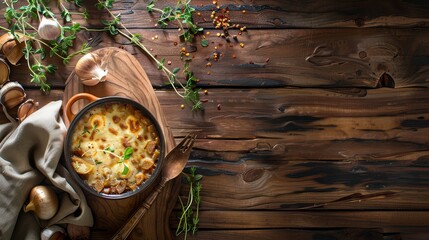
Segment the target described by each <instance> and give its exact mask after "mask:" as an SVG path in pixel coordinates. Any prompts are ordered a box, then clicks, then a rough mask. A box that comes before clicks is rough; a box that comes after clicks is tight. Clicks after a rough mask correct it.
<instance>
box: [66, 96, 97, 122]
mask: <svg viewBox="0 0 429 240" xmlns="http://www.w3.org/2000/svg"><path fill="white" fill-rule="evenodd" d="M81 99H86V100H88V101H89V102H94V101H96V100H98V99H99V98H98V97H96V96H94V95H92V94H89V93H78V94H76V95H74V96H73V97H71V98H70V99H69V100H68V102H67V104H66V116H67V118H68V119H69V121H71V120H73V118H74V116H75V114H74V113H73V111H72V106H73V104H74V103H75V102H76V101H79V100H81Z"/></svg>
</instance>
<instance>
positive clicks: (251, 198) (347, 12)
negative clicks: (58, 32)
mask: <svg viewBox="0 0 429 240" xmlns="http://www.w3.org/2000/svg"><path fill="white" fill-rule="evenodd" d="M89 2H92V1H89ZM147 2H148V1H138V0H133V1H117V3H115V4H114V8H113V12H114V13H120V14H121V16H122V20H123V23H124V24H125V25H126V26H127V27H128V28H130V29H132V31H133V32H135V33H140V34H141V35H142V36H143V40H142V41H143V42H144V44H146V46H147V47H148V48H150V49H153V50H152V51H153V53H154V54H156V55H157V56H158V58H162V57H164V58H166V61H167V60H169V61H171V62H172V64H171V68H173V67H176V66H180V64H181V61H180V59H179V51H180V48H181V47H182V46H183V44H182V43H180V41H179V39H178V37H177V27H175V26H174V25H171V26H168V27H167V29H164V30H163V29H160V28H158V27H155V23H156V19H157V18H158V17H159V15H157V14H156V13H154V14H148V13H147V10H146V5H147ZM175 3H176V2H175V1H173V0H170V1H158V2H157V5H159V6H161V7H163V6H167V5H175ZM192 4H193V5H194V7H195V8H196V12H199V13H200V15H195V16H194V19H195V21H196V23H197V24H198V25H200V26H202V27H204V28H205V32H207V31H210V32H211V34H210V35H206V37H207V40H208V41H209V46H208V47H202V46H201V45H200V44H199V43H196V44H188V46H187V48H188V49H190V50H191V54H192V55H193V56H195V58H194V59H193V60H192V63H191V66H192V69H193V71H194V73H195V75H196V76H197V77H198V78H199V79H200V82H199V83H198V84H199V86H200V87H201V88H202V89H203V90H204V89H207V90H208V94H207V95H204V94H202V96H201V97H202V98H203V99H207V102H206V103H204V107H205V111H204V112H191V111H190V109H189V108H187V107H186V108H185V109H183V110H182V109H181V108H180V104H181V103H182V102H181V99H180V98H179V97H178V96H177V95H176V94H175V92H174V91H173V90H172V89H171V88H169V87H168V84H166V82H167V79H166V77H165V76H164V75H162V73H161V72H159V71H158V70H157V69H156V66H155V65H154V64H153V62H151V61H150V60H149V58H148V57H147V56H146V55H145V54H143V53H142V52H141V51H140V50H139V49H138V48H136V47H134V46H133V45H131V44H130V43H129V41H127V40H126V39H125V38H122V37H120V36H115V37H111V36H110V35H108V34H106V33H102V32H90V33H87V32H86V33H82V34H80V35H79V37H78V39H77V45H79V44H81V43H83V42H87V41H89V40H91V39H99V41H98V42H96V45H95V46H94V49H99V48H103V47H111V46H114V47H120V48H122V49H124V50H126V51H128V52H129V53H131V54H133V55H134V56H135V57H136V58H137V60H138V61H139V62H140V63H141V65H142V66H143V67H144V69H145V70H146V72H147V74H148V76H149V79H150V81H151V83H152V85H153V87H154V88H155V89H156V95H157V97H158V99H159V101H160V103H161V107H162V109H163V111H164V114H165V116H166V119H167V123H168V125H169V127H170V129H171V130H172V133H173V135H174V137H175V138H176V141H177V142H178V141H180V140H181V138H182V137H183V136H185V135H186V134H187V133H188V132H190V131H195V130H197V131H200V133H199V135H198V140H197V142H196V144H195V147H194V150H193V152H192V155H191V158H190V160H189V164H188V166H197V171H198V172H199V173H201V174H202V175H203V180H202V185H203V189H202V192H201V197H202V203H201V209H200V225H199V228H200V229H199V231H198V232H197V233H196V234H195V235H194V236H191V237H190V239H428V237H429V228H428V227H429V222H428V219H429V211H428V210H429V207H428V203H429V195H428V194H429V191H428V192H426V191H427V190H429V137H428V136H429V90H428V88H427V87H428V86H429V81H428V79H429V72H428V69H429V57H428V56H429V30H428V28H427V27H428V26H429V18H428V16H429V2H425V1H400V0H390V1H361V0H354V1H335V0H326V1H285V0H267V1H262V0H244V1H236V0H229V1H226V0H225V1H221V0H219V5H220V6H221V8H226V7H228V8H229V10H230V16H231V21H232V22H234V23H238V24H240V25H244V26H246V27H247V30H248V31H246V32H244V33H243V34H242V35H241V36H240V38H239V39H240V41H241V42H243V43H244V44H245V45H244V47H243V48H241V47H240V46H239V45H238V43H235V42H232V44H231V46H230V44H229V43H226V41H225V40H224V39H222V38H219V37H217V36H216V33H220V32H221V31H219V30H217V29H214V27H213V25H212V22H211V19H210V14H211V12H212V9H213V7H214V5H213V4H212V2H211V1H202V0H193V1H192ZM4 10H5V6H4V5H1V7H0V12H1V13H2V14H1V15H2V18H1V19H0V24H1V25H5V24H6V23H5V19H4V17H3V12H4ZM244 10H245V13H243V11H244ZM89 13H90V16H92V17H91V18H90V20H89V22H88V23H85V22H84V21H81V23H82V24H86V25H89V26H91V27H97V26H98V27H100V23H99V20H98V18H97V16H99V15H100V13H98V12H97V10H96V9H95V8H90V9H89ZM97 14H98V15H97ZM0 33H3V32H0ZM154 36H158V37H157V38H154ZM175 42H178V43H179V44H178V45H177V46H176V44H174V43H175ZM215 46H217V47H218V51H219V52H220V53H221V54H222V55H221V56H220V59H219V61H217V62H213V61H212V66H211V67H206V64H207V63H208V61H207V60H206V58H207V57H209V56H210V55H211V54H212V53H213V51H215V50H214V47H215ZM76 61H77V59H74V60H73V61H72V62H71V63H70V64H68V65H67V66H60V69H59V71H58V72H57V73H56V74H55V75H54V76H51V77H50V78H49V82H50V83H51V84H52V85H53V90H52V91H51V93H50V94H49V95H44V94H42V93H41V92H40V91H39V90H37V89H38V88H37V87H35V86H34V85H33V84H32V83H30V82H29V75H28V70H27V69H26V67H25V65H21V66H17V67H13V68H12V74H11V80H14V81H18V82H20V83H21V84H22V85H23V86H24V87H25V89H26V91H27V94H28V96H29V97H30V98H34V99H36V100H38V101H39V102H40V103H41V106H43V105H44V104H46V103H48V102H49V101H52V100H57V99H62V96H63V92H64V88H65V81H66V79H67V78H68V77H69V75H70V73H71V72H72V71H73V69H74V65H75V63H76ZM181 191H182V192H185V193H186V191H187V189H186V185H182V189H181ZM178 212H179V208H178V205H176V208H175V209H174V210H173V212H172V214H171V217H170V228H171V229H172V231H174V230H175V226H176V225H177V214H178ZM144 226H145V227H148V228H150V227H151V225H150V224H147V223H146V224H145V225H144ZM103 234H105V235H103ZM103 234H101V235H102V236H101V235H100V236H99V238H100V239H101V238H102V237H103V236H107V234H108V233H103ZM143 235H144V233H143ZM94 236H95V237H94V238H96V237H97V236H98V235H94Z"/></svg>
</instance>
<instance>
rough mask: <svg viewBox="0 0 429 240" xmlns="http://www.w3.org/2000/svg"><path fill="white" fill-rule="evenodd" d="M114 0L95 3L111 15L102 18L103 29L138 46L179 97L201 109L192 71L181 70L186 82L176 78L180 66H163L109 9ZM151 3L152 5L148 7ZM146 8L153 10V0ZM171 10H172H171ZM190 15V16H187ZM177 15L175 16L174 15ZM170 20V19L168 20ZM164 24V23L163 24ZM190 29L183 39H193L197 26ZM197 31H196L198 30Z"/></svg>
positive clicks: (187, 3) (118, 15)
mask: <svg viewBox="0 0 429 240" xmlns="http://www.w3.org/2000/svg"><path fill="white" fill-rule="evenodd" d="M114 2H115V1H114V0H104V1H103V0H98V3H97V4H96V6H97V8H98V9H99V10H103V9H104V10H106V11H107V12H108V13H109V14H110V17H111V20H102V23H103V24H104V26H105V30H106V31H108V32H109V33H110V34H111V35H117V34H120V35H122V36H124V37H125V38H127V39H128V40H129V41H130V42H131V43H133V44H135V45H136V46H138V47H139V48H140V49H141V50H143V52H145V53H146V54H147V55H148V56H149V57H150V58H151V59H152V60H153V61H154V62H155V63H156V65H157V68H158V70H160V71H162V72H164V74H165V75H166V76H167V77H168V81H169V83H170V85H171V86H172V87H173V89H174V91H175V92H176V93H177V95H179V96H180V97H181V98H183V99H184V101H185V102H186V103H187V104H189V105H191V106H192V110H203V105H202V103H201V101H200V98H199V90H200V89H198V88H196V82H197V80H196V78H195V77H194V76H193V73H192V72H191V71H190V70H189V68H188V67H185V68H184V70H183V73H184V74H185V75H186V83H185V84H183V83H181V82H180V81H179V80H178V77H177V74H178V73H179V72H180V68H174V69H173V70H170V69H169V68H168V67H166V66H165V59H164V58H162V59H161V60H158V59H157V58H156V57H155V56H154V55H153V54H152V53H151V52H150V51H149V50H148V49H147V48H146V47H145V45H144V44H143V43H142V36H141V35H140V34H136V33H132V32H130V31H129V30H128V29H127V28H126V27H125V26H124V24H123V23H122V22H121V16H120V14H116V15H115V14H114V13H113V12H112V11H110V9H111V8H112V7H113V3H114ZM189 2H190V1H186V6H185V7H186V9H187V10H186V11H187V13H186V14H187V17H183V18H184V19H186V20H183V21H184V23H185V22H186V26H187V27H189V26H191V25H189V22H191V23H192V12H193V11H194V9H193V8H191V7H190V6H189ZM151 5H152V7H150V6H151ZM148 9H151V11H152V10H155V9H156V8H154V7H153V2H151V3H150V4H149V6H148ZM168 11H170V10H168ZM171 11H172V10H171ZM189 16H191V17H189ZM175 17H177V16H175ZM169 19H171V21H173V20H175V19H173V18H172V16H170V17H169ZM168 21H170V20H168ZM162 22H163V23H165V24H167V20H165V19H164V20H162ZM165 26H166V25H165ZM192 26H193V27H192V29H191V28H188V30H186V31H185V32H184V33H183V34H182V35H183V38H184V39H187V40H188V41H190V40H191V39H193V36H194V33H196V32H195V28H197V27H196V26H195V25H192ZM197 30H198V31H202V29H200V28H197ZM198 31H197V32H198ZM178 88H182V89H183V90H184V91H183V93H181V92H179V90H178Z"/></svg>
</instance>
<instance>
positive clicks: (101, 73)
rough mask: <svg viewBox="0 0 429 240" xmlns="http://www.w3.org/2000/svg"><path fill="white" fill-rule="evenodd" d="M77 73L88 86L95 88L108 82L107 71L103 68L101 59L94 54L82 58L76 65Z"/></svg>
mask: <svg viewBox="0 0 429 240" xmlns="http://www.w3.org/2000/svg"><path fill="white" fill-rule="evenodd" d="M75 71H76V74H77V76H78V77H79V78H80V80H81V82H82V84H84V85H86V86H94V85H97V84H98V83H99V82H104V81H106V76H107V70H105V69H103V68H102V66H101V60H100V58H99V57H98V55H96V54H93V53H88V54H85V55H84V56H83V57H81V58H80V59H79V61H78V62H77V63H76V67H75Z"/></svg>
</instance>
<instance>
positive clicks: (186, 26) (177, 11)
mask: <svg viewBox="0 0 429 240" xmlns="http://www.w3.org/2000/svg"><path fill="white" fill-rule="evenodd" d="M190 3H191V0H178V1H177V4H176V6H175V7H174V8H172V7H170V6H166V7H164V8H163V9H160V8H156V7H155V1H154V0H151V1H149V3H148V5H147V10H148V12H153V11H155V12H159V13H161V16H160V17H159V19H158V25H159V26H160V27H161V28H166V27H167V26H168V23H169V22H176V23H177V24H178V25H179V28H180V31H181V32H182V33H181V34H180V37H181V38H183V40H184V41H185V42H192V41H193V40H194V37H195V35H197V34H199V33H201V32H202V31H203V30H204V29H203V28H202V27H198V26H197V25H196V24H195V23H194V19H193V15H192V14H193V13H194V12H195V9H194V8H193V7H192V6H191V4H190Z"/></svg>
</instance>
